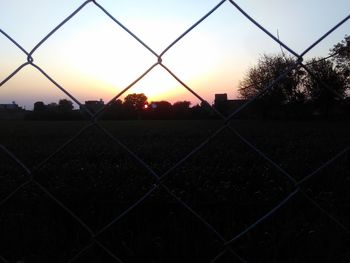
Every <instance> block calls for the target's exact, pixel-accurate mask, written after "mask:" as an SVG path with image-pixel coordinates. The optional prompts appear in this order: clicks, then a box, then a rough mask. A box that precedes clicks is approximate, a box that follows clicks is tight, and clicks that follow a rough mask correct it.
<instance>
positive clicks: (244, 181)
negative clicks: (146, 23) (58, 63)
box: [0, 0, 350, 262]
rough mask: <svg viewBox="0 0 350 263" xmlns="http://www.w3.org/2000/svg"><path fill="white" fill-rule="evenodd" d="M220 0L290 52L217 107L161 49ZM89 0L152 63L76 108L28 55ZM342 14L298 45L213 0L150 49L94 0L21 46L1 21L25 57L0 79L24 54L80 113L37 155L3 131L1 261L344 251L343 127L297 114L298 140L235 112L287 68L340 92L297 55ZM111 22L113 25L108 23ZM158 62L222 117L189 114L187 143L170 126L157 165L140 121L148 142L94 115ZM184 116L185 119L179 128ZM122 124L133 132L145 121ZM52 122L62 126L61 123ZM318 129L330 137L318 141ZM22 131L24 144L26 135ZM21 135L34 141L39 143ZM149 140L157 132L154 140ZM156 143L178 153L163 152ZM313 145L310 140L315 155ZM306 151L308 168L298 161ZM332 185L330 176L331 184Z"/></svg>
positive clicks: (274, 84) (240, 257) (304, 255)
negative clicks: (260, 84) (200, 120)
mask: <svg viewBox="0 0 350 263" xmlns="http://www.w3.org/2000/svg"><path fill="white" fill-rule="evenodd" d="M219 8H227V9H229V8H232V10H235V11H236V12H238V13H239V14H240V15H242V17H243V18H244V19H247V23H249V25H250V26H256V28H257V29H258V30H259V31H260V32H262V33H263V34H265V35H266V37H267V38H268V39H270V40H271V41H273V42H275V44H276V46H277V47H280V48H281V50H282V53H283V52H288V53H289V54H291V56H292V57H293V62H292V63H291V64H290V65H289V66H288V67H287V68H285V69H284V70H283V71H281V72H280V73H279V74H278V75H277V76H275V77H274V78H273V79H271V80H270V81H269V82H268V83H266V85H264V88H263V89H262V90H261V91H260V92H259V93H258V94H257V95H255V96H253V97H251V98H250V99H249V100H247V101H245V102H244V103H241V104H240V105H238V106H237V107H236V108H235V109H233V110H231V111H229V112H226V114H223V112H222V110H220V108H218V107H216V106H217V105H214V106H210V104H209V103H208V102H207V101H206V100H205V99H204V97H203V96H202V95H201V94H200V93H199V92H197V91H196V90H194V89H192V88H191V85H190V84H189V83H186V82H185V81H184V80H183V79H182V77H181V76H180V75H177V74H176V72H175V71H173V69H172V68H171V66H169V65H167V64H166V61H164V62H163V60H162V57H163V55H165V54H166V53H167V52H168V51H169V50H171V49H172V48H173V47H174V46H176V45H177V44H178V43H179V41H181V40H182V39H186V38H187V39H188V38H190V37H191V36H190V34H189V33H190V32H191V31H193V30H196V27H197V26H198V25H200V24H201V23H202V22H203V21H205V20H206V19H207V18H208V17H210V16H211V15H212V14H214V13H215V12H217V10H219ZM88 9H89V11H91V10H95V11H96V10H97V11H98V12H100V15H101V16H104V18H107V20H109V21H110V23H113V26H115V27H116V28H118V30H121V31H123V32H124V33H126V34H128V35H129V37H130V38H131V39H133V40H134V41H135V42H134V43H136V44H137V45H139V46H140V47H142V48H144V50H145V52H149V54H150V55H151V56H154V61H153V62H152V63H154V64H152V63H150V65H146V66H145V68H144V69H143V72H144V73H143V74H141V75H139V76H135V79H133V80H127V81H129V83H127V84H125V83H124V84H125V86H124V87H122V88H121V89H120V91H115V92H114V94H111V98H108V99H110V101H108V102H107V103H106V105H105V106H104V107H103V108H99V109H98V110H96V111H92V110H91V109H89V108H87V107H84V105H83V104H84V102H83V101H81V98H80V96H78V95H76V94H72V93H70V91H69V88H67V87H66V85H65V84H63V83H61V81H60V78H59V77H58V78H56V77H55V76H52V75H51V74H50V72H49V71H50V70H47V67H46V66H45V63H44V62H45V61H44V62H43V63H42V64H41V63H40V59H39V60H38V61H39V63H38V64H37V63H36V60H35V58H36V55H38V56H39V55H40V50H42V51H44V54H46V52H48V51H49V52H48V54H49V53H50V52H54V51H50V49H46V50H45V47H44V45H45V44H49V42H55V36H59V34H60V32H61V31H62V30H63V27H64V28H68V27H69V24H70V22H73V21H71V20H74V19H75V20H78V19H79V14H80V13H82V14H84V12H87V11H88ZM349 18H350V16H349V15H348V16H346V17H345V18H344V19H342V20H340V21H339V22H338V23H337V24H336V25H335V26H334V27H333V28H331V29H330V30H329V31H327V32H326V33H325V34H324V35H322V36H320V38H319V39H317V40H316V41H315V42H314V43H310V46H309V47H307V48H306V49H305V50H304V51H303V52H302V53H300V54H299V53H297V52H295V51H294V50H293V49H291V48H290V47H289V46H288V44H286V43H283V42H282V41H280V40H279V38H278V37H275V36H274V35H273V34H271V33H270V32H269V31H268V30H267V29H266V28H264V27H263V26H262V25H261V24H259V23H258V22H257V21H255V20H254V18H252V17H251V16H249V14H247V13H246V12H245V11H244V10H243V9H242V8H241V7H240V6H239V5H238V4H237V3H236V2H234V1H231V0H222V1H220V2H218V3H217V5H216V6H213V8H212V9H211V10H208V13H206V14H205V15H204V16H203V17H202V18H200V19H199V20H198V21H197V22H196V23H195V24H193V25H192V26H191V27H189V28H188V29H187V30H186V31H184V32H183V33H182V34H181V35H179V36H174V37H175V40H174V41H173V42H172V43H169V45H168V46H167V47H166V48H165V49H164V50H163V51H162V52H160V53H157V52H155V51H154V49H153V48H152V47H151V46H149V45H147V43H146V42H144V41H143V40H142V39H141V38H139V37H138V36H137V35H136V34H135V33H134V32H132V31H131V30H129V29H128V27H126V25H124V24H123V23H122V22H121V21H119V20H118V18H117V17H114V16H113V15H112V14H111V13H109V11H108V10H107V9H106V8H105V7H104V6H103V5H101V4H100V3H99V2H98V1H92V0H88V1H85V2H84V3H82V4H81V6H79V7H78V8H77V9H76V10H75V11H74V12H73V13H71V15H69V16H68V17H67V18H66V19H65V20H63V21H62V22H61V23H60V24H59V25H57V26H56V27H55V28H53V29H52V31H51V32H49V34H47V35H46V36H45V37H44V38H43V39H42V40H40V41H39V42H38V43H37V44H36V45H35V47H34V48H33V49H32V50H26V49H24V48H23V47H22V46H21V44H20V43H18V42H16V39H15V38H12V36H10V35H8V34H7V33H6V32H4V31H3V30H0V34H1V35H2V37H3V38H5V39H6V41H9V42H10V43H12V44H13V46H14V47H15V48H18V52H19V53H22V55H24V56H26V57H27V61H25V60H23V61H22V63H23V64H18V65H17V69H12V70H13V71H12V73H11V72H10V73H8V75H6V76H5V77H3V78H2V79H0V86H1V87H2V88H3V87H5V86H6V84H8V83H9V82H10V81H11V80H12V79H14V78H16V77H17V75H18V74H20V73H21V71H22V70H23V68H28V67H31V70H35V71H37V73H38V74H41V75H42V76H43V77H44V78H46V79H47V80H48V81H50V82H51V84H52V85H53V87H52V89H55V92H57V91H58V92H60V93H61V94H63V95H64V97H68V98H69V99H71V100H73V101H74V103H75V104H76V105H78V106H79V107H80V108H81V110H82V111H83V112H84V113H85V114H84V115H82V116H81V118H85V119H86V122H84V123H83V125H82V126H79V127H77V126H76V124H73V123H70V124H69V125H70V131H72V130H74V132H73V135H72V134H70V132H67V131H66V130H62V133H64V134H65V135H67V134H68V136H60V137H59V138H51V139H52V140H53V141H54V143H53V144H52V145H51V146H50V147H46V149H49V150H46V151H44V152H41V153H40V154H37V155H34V156H33V158H34V159H35V160H34V162H33V163H34V164H32V163H30V165H29V163H28V162H27V161H26V158H27V157H25V156H24V155H23V152H22V151H24V150H23V149H21V148H16V147H13V146H12V145H11V144H9V145H5V141H6V136H7V137H8V135H6V134H5V135H3V133H0V135H1V137H0V139H1V140H3V141H4V143H2V141H0V153H1V155H0V160H1V169H0V171H1V172H2V174H1V175H0V176H1V177H0V178H1V181H3V182H4V185H5V187H3V186H2V188H1V189H4V190H2V193H1V195H0V198H1V199H0V208H1V213H0V222H1V230H0V231H1V233H0V253H1V255H0V260H1V261H3V262H7V261H9V262H14V261H20V260H23V261H24V262H38V261H52V258H55V261H57V262H86V261H91V260H93V261H94V262H109V261H110V262H115V261H117V262H135V261H145V262H179V261H186V260H191V261H200V262H202V261H206V262H232V261H235V262H250V261H252V262H255V261H262V262H280V261H286V262H287V261H305V262H308V261H314V260H315V259H316V260H319V261H321V260H326V261H327V262H332V261H339V262H342V261H344V262H345V261H348V259H349V253H348V251H347V249H346V248H347V247H348V245H349V227H350V225H349V224H348V223H347V222H348V219H349V215H348V213H347V212H346V211H347V210H348V207H347V206H348V198H347V191H346V186H347V185H348V184H349V176H348V172H347V169H348V155H349V140H348V133H347V132H346V130H347V129H348V127H346V128H345V129H344V130H342V131H341V134H338V133H337V132H336V131H332V129H330V130H329V133H327V134H326V135H324V136H325V138H323V137H322V136H323V135H320V133H319V132H320V130H321V129H322V127H319V129H316V128H314V129H316V130H314V131H312V132H311V135H310V131H309V130H308V129H307V127H302V128H300V130H298V129H296V130H295V131H294V132H295V133H296V134H297V135H301V136H305V134H307V136H311V138H309V139H305V138H302V139H300V140H303V145H298V138H288V137H287V136H283V133H284V132H285V131H284V130H286V129H288V130H291V129H293V127H292V126H293V125H292V124H288V125H282V124H273V125H277V126H275V127H273V128H271V127H268V130H273V132H272V133H271V134H266V132H264V127H262V128H261V127H260V128H259V130H255V129H256V127H249V125H248V126H247V125H246V124H245V123H244V122H240V121H237V120H233V119H237V118H238V117H239V116H240V114H242V113H243V114H244V113H245V114H247V115H248V116H249V112H248V113H247V112H244V111H245V110H249V108H251V107H254V106H256V105H257V101H258V100H259V99H260V98H262V97H264V96H266V93H268V92H271V91H273V90H274V89H278V88H280V87H279V86H278V85H279V83H280V82H282V81H283V80H284V78H286V76H287V75H288V74H289V73H290V72H291V71H293V70H296V69H298V68H303V69H304V70H305V71H306V72H307V73H308V74H310V75H311V76H312V77H313V78H314V80H316V81H317V82H319V85H320V87H321V88H324V89H326V90H328V91H329V92H332V93H334V94H335V96H338V97H339V94H337V92H336V91H335V90H333V89H332V87H331V85H330V83H324V82H322V81H320V80H319V79H318V78H317V76H315V75H316V74H315V72H313V71H312V70H310V69H309V66H310V64H305V63H304V64H303V59H304V56H305V55H306V54H307V53H308V52H309V51H311V50H312V49H313V48H314V47H316V46H317V45H318V44H319V43H321V42H322V41H323V39H325V38H326V37H327V36H328V35H329V34H331V33H333V31H335V30H337V29H338V28H339V27H341V26H342V25H343V24H344V23H346V22H347V20H348V19H349ZM110 34H111V38H113V36H112V34H113V33H112V31H111V32H110ZM137 59H138V58H136V62H135V63H137ZM183 59H184V61H185V60H186V58H183ZM124 63H125V62H124ZM315 63H317V62H315ZM122 64H123V63H122ZM155 67H161V68H163V70H164V71H165V73H166V74H169V75H168V76H169V77H170V78H173V79H174V81H176V82H177V83H178V85H180V86H182V88H183V89H184V90H187V91H188V92H189V93H191V94H192V96H195V97H196V98H197V100H198V101H200V102H201V103H202V105H204V106H206V107H207V109H208V110H210V111H211V114H212V116H214V117H216V118H219V119H220V120H219V121H216V122H213V123H215V125H217V124H218V125H217V126H216V127H215V125H214V126H211V127H210V129H207V128H208V127H201V126H200V125H194V126H195V127H192V128H191V130H192V131H196V130H198V133H197V137H196V139H195V140H192V142H195V145H192V144H191V145H190V146H188V145H186V146H185V147H184V146H183V145H181V143H177V141H176V139H177V137H181V131H179V130H176V129H173V130H172V132H173V133H174V134H175V135H174V138H173V139H174V140H175V142H174V143H173V144H171V143H170V144H168V145H167V146H166V147H163V148H162V147H160V148H159V150H158V152H159V153H160V155H159V158H161V162H160V163H158V164H157V163H156V164H155V163H154V160H153V159H152V158H149V157H148V156H147V155H150V154H152V153H151V152H150V151H148V150H147V148H148V147H152V146H151V145H150V146H147V134H144V135H145V136H146V137H145V138H146V140H145V141H143V142H141V141H138V140H140V139H135V140H134V142H133V139H132V138H131V137H132V133H133V132H134V131H131V132H130V134H125V130H124V131H123V128H119V127H117V126H113V125H111V124H110V123H106V122H104V121H102V120H101V119H103V115H104V114H107V113H108V109H109V108H110V107H113V106H115V105H114V104H113V103H114V101H115V100H117V99H119V98H120V97H121V96H125V95H126V94H128V92H130V91H132V88H133V87H134V86H135V85H136V84H137V83H138V82H139V81H140V80H142V79H143V78H146V77H147V76H148V75H149V74H150V72H151V71H152V70H154V68H155ZM57 76H59V75H57ZM52 92H53V91H52ZM78 97H79V98H78ZM112 97H113V98H112ZM279 110H281V109H277V111H279ZM193 123H194V122H191V123H188V124H187V125H186V124H185V123H184V125H185V128H187V127H190V126H191V125H193ZM138 125H139V124H138ZM271 125H272V124H271ZM58 126H59V125H58ZM321 126H322V125H321ZM334 127H336V126H332V128H334ZM132 128H133V129H140V130H139V131H138V132H140V131H141V132H142V129H144V128H145V127H141V128H139V127H137V125H136V126H134V127H131V128H130V129H132ZM55 129H56V130H57V132H58V133H59V132H60V131H59V130H60V128H58V127H56V128H55ZM339 129H340V128H339ZM203 130H205V132H203ZM335 130H338V129H335ZM42 132H43V131H40V134H42ZM153 132H154V131H153ZM166 132H168V131H166ZM166 132H165V134H166ZM123 133H124V134H123ZM40 134H39V135H40ZM198 134H200V135H201V136H198ZM261 134H264V135H265V137H264V138H263V136H261ZM13 136H15V134H13ZM43 136H44V135H43ZM164 136H166V135H164ZM193 136H194V137H195V136H196V132H194V133H193ZM160 137H161V136H160ZM292 137H293V136H292ZM168 138H169V137H168ZM141 140H142V139H141ZM305 141H308V143H309V144H305ZM321 141H322V145H323V147H325V148H327V149H322V150H317V144H320V142H321ZM325 141H326V142H327V143H326V145H325V144H324V142H325ZM19 143H21V144H26V145H27V143H26V142H24V141H23V142H19ZM31 143H32V145H33V149H34V148H35V147H37V146H38V145H39V144H40V143H42V142H39V141H38V142H31ZM152 143H157V140H156V141H155V142H152ZM152 143H151V144H152ZM158 143H162V142H161V140H158ZM138 146H139V147H138ZM332 146H334V147H332ZM27 147H31V144H30V143H29V144H28V145H27ZM167 147H169V148H172V149H169V150H175V152H176V154H175V155H174V154H173V152H169V153H170V154H168V152H167ZM302 147H304V148H307V151H304V152H303V154H304V155H305V154H306V155H307V156H303V155H302V154H300V153H299V152H300V149H301V148H302ZM311 148H312V149H311ZM315 151H318V152H317V153H316V155H317V157H318V158H316V159H317V160H315V156H314V155H315ZM286 152H287V153H288V154H286ZM286 156H288V157H291V156H292V157H291V158H292V160H284V159H285V158H286ZM293 156H294V157H293ZM293 158H295V159H293ZM302 159H303V162H304V163H301V162H302ZM158 161H159V160H158ZM162 162H164V163H167V165H163V164H162ZM305 162H307V164H306V163H305ZM303 164H305V167H306V169H295V166H297V165H298V166H303ZM293 166H294V167H293ZM339 185H341V187H337V186H339ZM242 199H243V200H244V201H242V202H240V200H242ZM247 200H248V201H247ZM244 202H245V203H244ZM254 206H255V207H254ZM257 206H258V207H257ZM330 240H332V241H331V242H330ZM300 244H305V246H301V245H300ZM319 249H321V250H322V251H321V252H322V253H321V252H320V251H319ZM335 255H336V256H335Z"/></svg>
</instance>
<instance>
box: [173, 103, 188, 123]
mask: <svg viewBox="0 0 350 263" xmlns="http://www.w3.org/2000/svg"><path fill="white" fill-rule="evenodd" d="M190 105H191V102H190V101H186V100H185V101H177V102H175V103H174V104H173V106H172V108H173V114H174V116H175V118H178V119H180V118H187V117H188V116H189V114H190Z"/></svg>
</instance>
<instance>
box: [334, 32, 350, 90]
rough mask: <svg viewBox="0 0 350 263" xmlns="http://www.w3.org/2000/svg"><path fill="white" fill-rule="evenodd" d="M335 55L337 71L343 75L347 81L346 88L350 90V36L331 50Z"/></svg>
mask: <svg viewBox="0 0 350 263" xmlns="http://www.w3.org/2000/svg"><path fill="white" fill-rule="evenodd" d="M331 52H332V53H333V54H335V55H334V58H333V61H334V62H335V64H336V70H337V71H338V72H339V73H340V74H342V75H343V77H344V78H345V80H346V86H347V88H348V89H350V36H345V38H344V39H343V40H342V41H341V42H339V43H337V44H336V45H334V47H333V48H332V49H331Z"/></svg>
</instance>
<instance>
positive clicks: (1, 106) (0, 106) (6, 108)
mask: <svg viewBox="0 0 350 263" xmlns="http://www.w3.org/2000/svg"><path fill="white" fill-rule="evenodd" d="M0 110H1V111H19V110H22V108H21V107H19V106H18V104H16V102H14V101H13V102H12V103H9V104H0Z"/></svg>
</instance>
